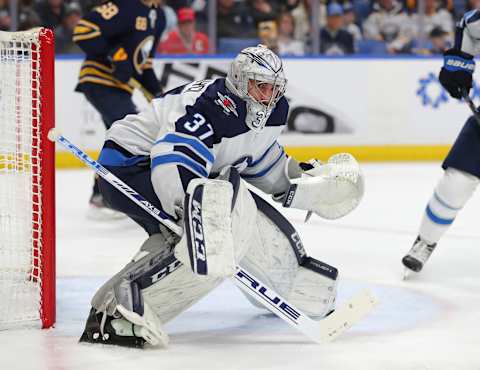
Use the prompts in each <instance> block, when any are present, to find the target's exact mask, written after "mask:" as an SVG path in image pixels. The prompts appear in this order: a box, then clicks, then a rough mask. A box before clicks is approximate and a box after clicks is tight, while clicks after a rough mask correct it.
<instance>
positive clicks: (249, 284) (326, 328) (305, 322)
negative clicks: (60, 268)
mask: <svg viewBox="0 0 480 370" xmlns="http://www.w3.org/2000/svg"><path fill="white" fill-rule="evenodd" d="M48 138H49V139H50V140H51V141H54V142H58V143H60V144H61V145H62V146H63V147H64V148H66V149H67V150H68V151H69V152H71V153H72V154H74V155H75V156H76V157H77V158H79V159H80V160H81V161H82V162H83V163H85V164H86V165H88V166H89V167H90V168H92V169H93V170H94V171H95V172H96V173H97V174H98V175H99V176H101V177H102V178H103V179H105V181H107V182H109V183H110V184H111V185H112V186H114V187H115V188H116V189H117V190H119V191H120V192H122V193H123V194H124V195H125V196H127V197H128V198H129V199H130V200H132V201H133V202H134V203H136V204H137V205H138V206H140V207H142V208H143V209H144V210H145V211H146V212H148V213H149V214H150V215H151V216H152V217H154V218H155V219H156V220H158V222H160V223H162V224H163V225H164V226H166V227H168V228H169V229H170V230H171V231H173V232H174V233H175V234H177V235H178V236H181V235H182V233H183V230H182V228H181V227H179V226H178V225H176V224H175V223H174V222H173V221H171V220H170V219H169V218H168V216H167V215H166V214H165V213H164V212H162V211H161V210H159V209H157V208H156V207H155V206H154V205H153V204H151V203H150V202H149V201H148V200H146V199H145V198H144V197H142V196H141V195H140V194H139V193H137V192H136V191H135V190H134V189H132V188H131V187H130V186H128V185H127V184H125V183H124V182H123V181H122V180H120V179H119V178H118V177H116V176H115V175H114V174H113V173H111V172H110V171H108V170H107V169H106V168H105V167H103V166H102V165H101V164H100V163H98V162H97V161H95V160H93V159H92V158H90V157H89V156H88V155H87V154H86V153H85V152H83V151H82V150H81V149H79V148H78V147H76V146H75V145H74V144H72V143H71V142H70V141H69V140H68V139H66V138H65V137H64V136H63V135H61V134H60V133H58V132H57V131H56V130H55V129H52V130H50V132H49V133H48ZM233 281H234V282H235V284H236V285H237V286H238V287H239V288H241V289H242V290H244V291H245V292H246V293H247V294H249V295H251V296H252V297H253V298H255V299H256V300H257V301H258V302H259V303H261V304H262V305H263V306H265V307H266V308H267V309H268V310H270V311H271V312H273V313H274V314H275V315H277V316H278V317H280V318H281V319H283V320H284V321H286V322H287V323H288V324H289V325H291V326H293V327H295V328H296V329H297V330H299V331H301V332H302V333H303V334H305V335H306V336H307V337H309V338H310V339H311V340H313V341H314V342H317V343H325V342H329V341H331V340H333V339H335V338H336V337H338V336H339V335H341V334H342V333H343V332H344V331H346V330H347V329H349V328H350V327H352V326H353V325H354V324H356V323H357V322H358V321H360V320H361V319H362V318H363V317H364V316H366V315H367V314H368V313H370V312H371V311H372V310H373V308H374V307H375V305H376V304H377V303H378V302H377V300H376V298H375V297H374V296H373V295H372V294H371V293H370V292H369V291H364V292H361V293H360V294H358V295H356V296H355V297H354V298H352V299H351V300H350V301H348V302H347V303H346V304H345V305H344V306H342V307H340V308H338V309H336V310H335V311H334V312H333V313H331V314H330V315H328V316H327V317H325V318H324V319H322V320H320V321H316V320H313V319H311V318H310V317H308V316H307V315H306V314H305V313H303V312H302V311H301V310H299V309H298V308H296V307H295V306H294V305H292V304H291V303H289V302H288V301H287V300H286V299H285V298H283V297H281V296H280V295H279V294H278V293H276V292H275V291H274V290H273V289H272V288H269V287H268V286H267V285H266V284H264V283H263V282H262V281H261V280H260V279H258V278H257V277H255V276H254V275H253V274H251V273H250V272H248V271H247V270H245V269H243V268H242V267H240V266H237V267H236V274H235V275H234V276H233Z"/></svg>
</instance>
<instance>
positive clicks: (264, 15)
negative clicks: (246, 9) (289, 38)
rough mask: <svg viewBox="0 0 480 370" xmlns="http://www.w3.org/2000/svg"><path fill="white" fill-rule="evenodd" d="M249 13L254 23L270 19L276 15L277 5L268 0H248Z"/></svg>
mask: <svg viewBox="0 0 480 370" xmlns="http://www.w3.org/2000/svg"><path fill="white" fill-rule="evenodd" d="M250 5H251V13H252V16H253V19H254V21H255V23H256V24H258V23H260V22H264V21H271V20H274V19H276V18H277V16H278V11H279V9H278V6H277V5H276V3H275V2H272V1H269V0H250Z"/></svg>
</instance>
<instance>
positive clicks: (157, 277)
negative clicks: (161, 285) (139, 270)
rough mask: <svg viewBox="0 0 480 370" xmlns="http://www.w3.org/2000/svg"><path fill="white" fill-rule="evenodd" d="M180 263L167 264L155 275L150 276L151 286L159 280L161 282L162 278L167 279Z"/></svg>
mask: <svg viewBox="0 0 480 370" xmlns="http://www.w3.org/2000/svg"><path fill="white" fill-rule="evenodd" d="M181 265H182V263H181V262H180V261H178V260H175V261H173V262H172V263H170V264H168V265H167V266H165V267H164V268H163V269H161V270H160V271H158V272H156V273H155V274H153V275H152V277H151V279H152V284H154V283H156V282H157V281H159V280H162V279H163V278H164V277H167V276H168V275H170V274H171V273H172V272H174V271H175V270H176V269H178V268H179V267H180V266H181Z"/></svg>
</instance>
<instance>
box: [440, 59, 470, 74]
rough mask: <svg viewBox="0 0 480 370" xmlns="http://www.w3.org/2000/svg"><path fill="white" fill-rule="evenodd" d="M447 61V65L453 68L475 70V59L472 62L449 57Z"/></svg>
mask: <svg viewBox="0 0 480 370" xmlns="http://www.w3.org/2000/svg"><path fill="white" fill-rule="evenodd" d="M445 63H446V64H447V66H449V67H453V70H458V69H466V70H467V71H471V72H473V71H474V70H475V64H474V63H473V61H471V62H470V61H463V60H458V59H453V58H451V59H447V60H446V62H445ZM448 69H450V68H448Z"/></svg>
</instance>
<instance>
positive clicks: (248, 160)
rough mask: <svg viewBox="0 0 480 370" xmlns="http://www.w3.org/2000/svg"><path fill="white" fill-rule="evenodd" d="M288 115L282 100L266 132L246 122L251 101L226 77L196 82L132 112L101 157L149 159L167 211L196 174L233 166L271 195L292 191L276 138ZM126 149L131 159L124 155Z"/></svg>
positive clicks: (111, 161)
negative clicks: (230, 86) (229, 84)
mask: <svg viewBox="0 0 480 370" xmlns="http://www.w3.org/2000/svg"><path fill="white" fill-rule="evenodd" d="M287 114H288V103H287V100H286V99H285V97H282V98H281V99H280V100H279V101H278V103H277V104H276V106H275V108H274V109H273V111H272V113H271V114H270V116H269V118H268V121H267V123H266V126H265V128H264V129H263V130H262V131H261V132H255V131H252V130H250V129H249V128H248V127H247V125H246V123H245V117H246V103H245V101H244V100H242V99H240V98H239V97H237V96H236V95H234V94H232V93H231V92H230V91H229V90H228V89H227V88H226V86H225V79H224V78H218V79H215V80H202V81H195V82H192V83H190V84H188V85H183V86H180V87H178V88H176V89H173V90H170V91H168V92H167V93H165V94H164V95H163V97H161V98H158V99H154V100H153V101H152V103H151V104H149V106H148V108H147V110H145V111H143V112H141V113H139V114H134V115H127V116H126V117H125V118H124V119H122V120H119V121H116V122H115V123H114V124H113V125H112V127H111V128H110V129H109V130H108V131H107V136H106V140H107V143H108V142H113V143H114V144H115V145H116V146H119V147H120V149H121V150H115V148H111V149H109V148H106V147H104V149H103V150H102V152H101V155H100V158H99V162H100V163H102V164H103V165H107V166H131V165H135V164H137V163H142V162H144V161H145V159H148V160H149V161H150V166H151V179H152V184H153V187H154V189H155V193H156V194H157V196H158V198H159V199H160V202H161V203H162V207H163V209H164V211H166V212H167V213H169V214H170V215H172V216H175V215H176V212H175V209H176V207H177V206H179V205H181V204H182V202H183V199H184V194H185V189H186V187H187V186H188V183H189V182H190V180H191V179H193V178H197V177H209V178H214V177H216V176H217V175H218V174H219V173H220V172H221V171H222V169H223V168H226V167H230V166H235V167H236V168H237V169H238V171H239V173H240V175H241V176H242V178H243V179H245V180H246V181H248V182H249V183H251V184H252V185H254V186H255V187H257V188H259V189H261V190H263V191H264V192H266V193H269V194H276V193H281V192H284V191H286V189H287V188H288V185H289V181H288V178H287V174H286V171H285V167H286V161H287V155H286V153H285V151H284V149H283V147H282V146H281V145H280V144H279V143H278V142H277V138H278V137H279V135H280V133H281V132H282V130H283V128H284V126H285V123H286V120H287ZM123 150H125V151H126V152H128V153H129V154H132V155H133V156H125V153H122V151H123Z"/></svg>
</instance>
